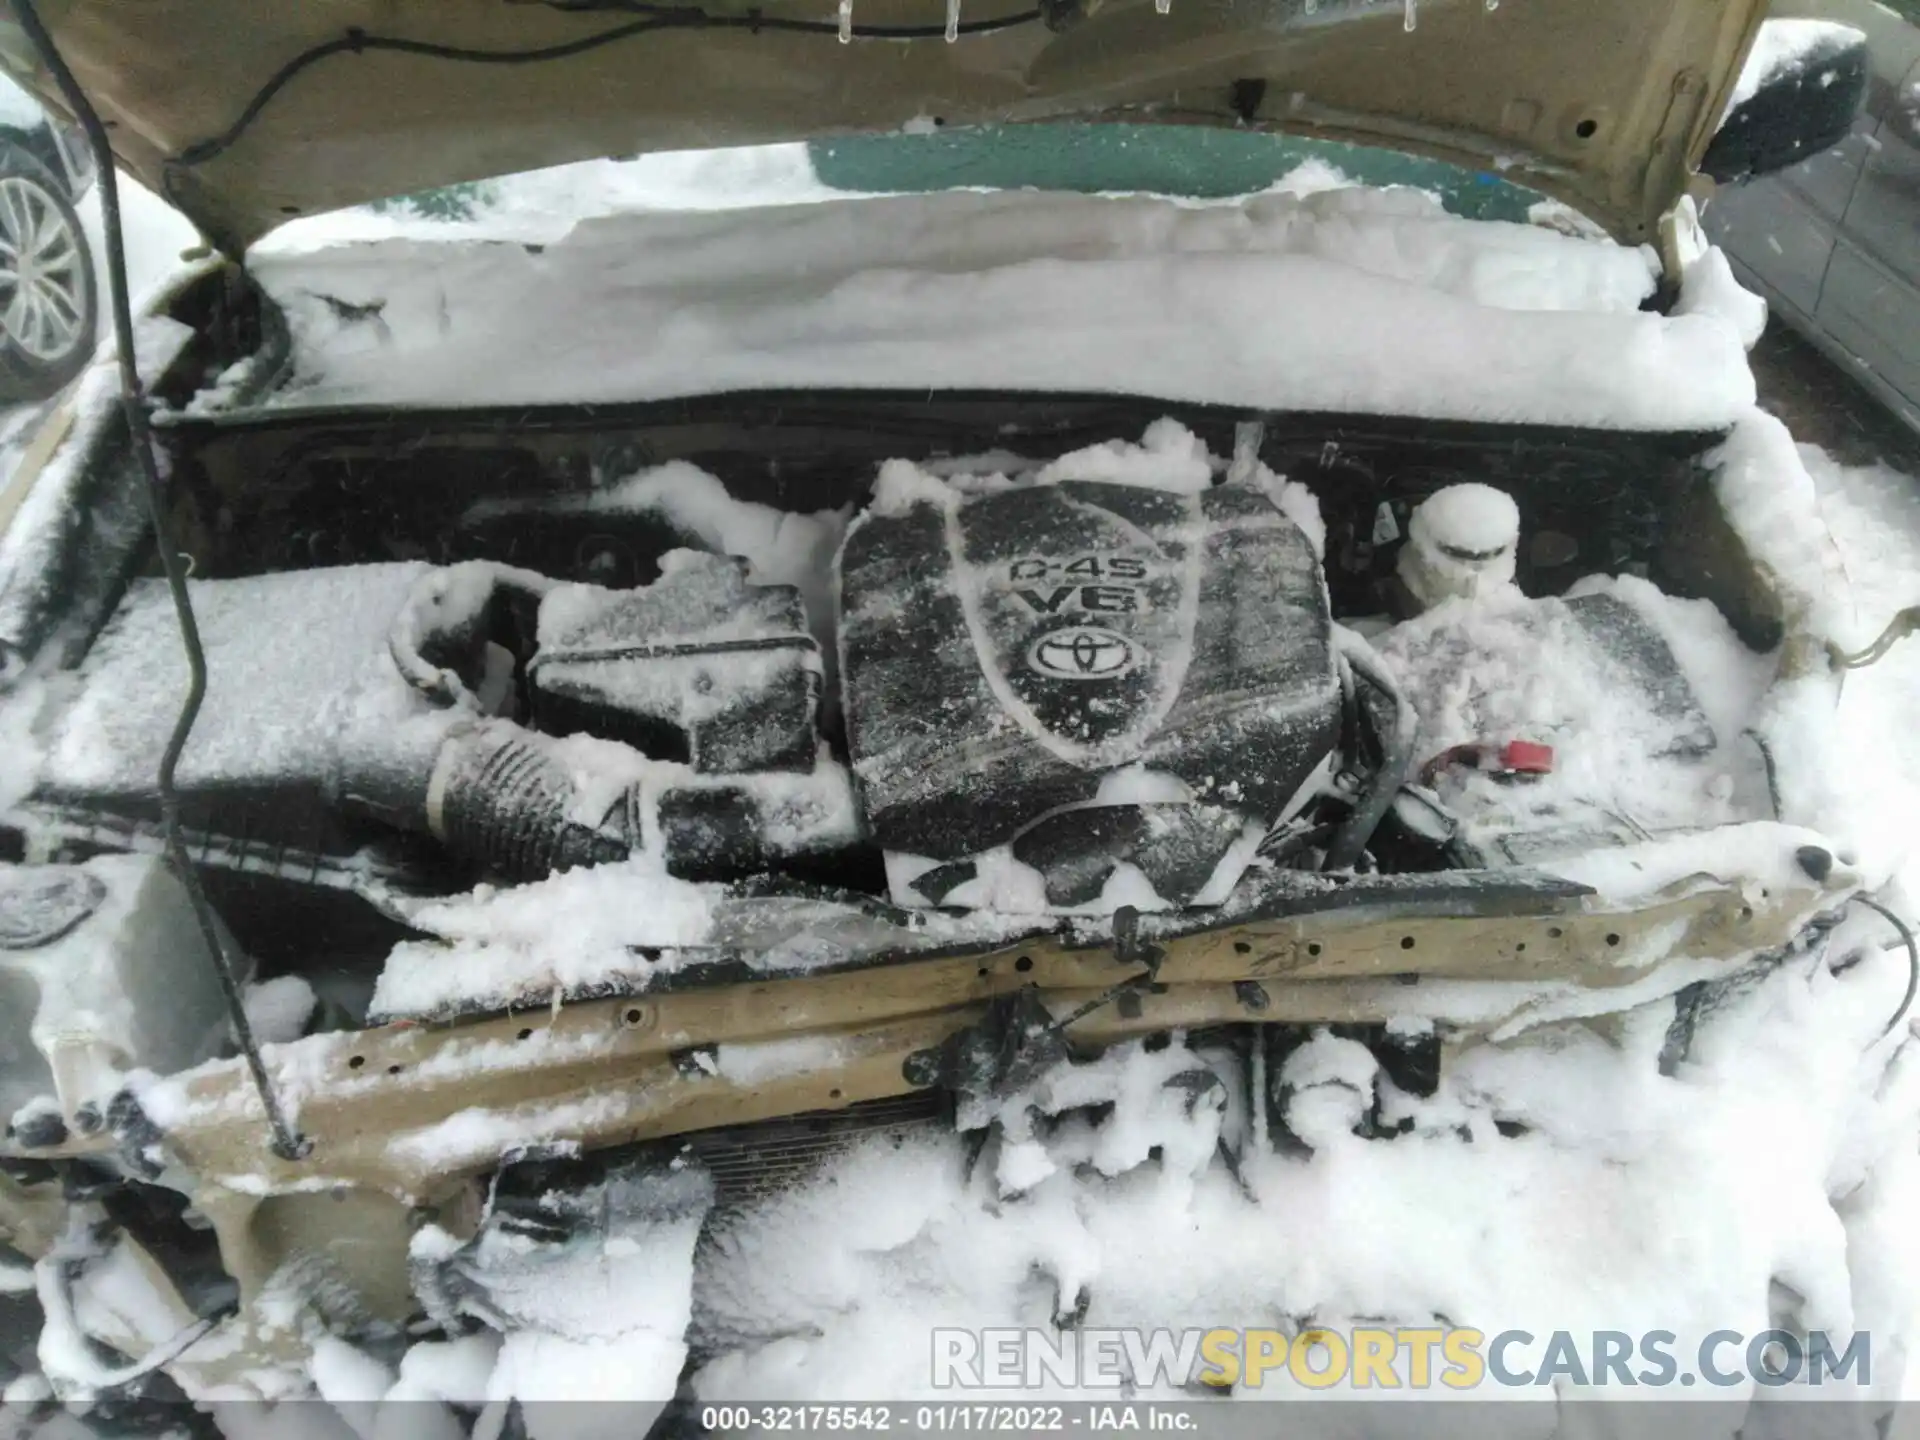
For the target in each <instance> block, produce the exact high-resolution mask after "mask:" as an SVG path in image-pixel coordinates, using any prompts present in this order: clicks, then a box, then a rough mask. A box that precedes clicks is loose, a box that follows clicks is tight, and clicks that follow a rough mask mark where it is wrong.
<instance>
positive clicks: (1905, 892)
mask: <svg viewBox="0 0 1920 1440" xmlns="http://www.w3.org/2000/svg"><path fill="white" fill-rule="evenodd" d="M1800 458H1801V459H1802V460H1804V462H1805V468H1806V471H1807V473H1808V474H1809V476H1810V478H1811V481H1812V483H1813V486H1814V489H1815V496H1816V504H1817V506H1818V520H1819V522H1820V525H1821V533H1822V534H1824V535H1827V536H1830V537H1831V541H1832V543H1833V544H1834V546H1835V547H1836V549H1837V552H1838V556H1839V564H1840V566H1841V568H1842V570H1843V572H1844V574H1845V575H1846V577H1847V579H1848V590H1847V605H1846V609H1845V610H1844V612H1843V613H1841V614H1839V615H1837V616H1836V622H1837V628H1839V629H1840V630H1841V632H1842V638H1843V643H1844V644H1845V646H1846V648H1848V649H1850V650H1858V649H1860V648H1863V647H1864V646H1865V645H1866V644H1867V643H1869V642H1870V641H1871V640H1872V639H1873V637H1875V636H1877V635H1878V634H1879V633H1880V631H1881V630H1882V629H1883V628H1884V627H1885V626H1886V624H1887V622H1888V621H1890V620H1891V619H1892V618H1893V616H1894V615H1895V614H1896V613H1897V612H1899V611H1900V610H1902V609H1904V608H1906V607H1907V606H1910V605H1913V604H1915V603H1920V493H1916V489H1915V482H1914V479H1913V477H1911V476H1908V475H1903V474H1900V473H1899V472H1897V471H1894V470H1891V469H1888V468H1886V467H1884V466H1864V467H1857V468H1848V467H1845V466H1842V465H1839V464H1836V463H1835V462H1834V461H1833V460H1832V459H1831V458H1829V457H1828V456H1827V455H1825V454H1824V453H1822V452H1821V451H1819V450H1817V449H1815V448H1814V447H1812V446H1810V445H1809V446H1802V447H1800ZM1838 622H1844V623H1838ZM1795 698H1796V699H1797V701H1798V702H1799V704H1800V705H1801V707H1802V708H1803V711H1804V714H1805V719H1804V723H1803V727H1802V731H1801V732H1800V733H1806V732H1809V731H1810V732H1811V738H1813V739H1815V740H1819V739H1821V738H1822V737H1824V739H1825V743H1824V744H1822V745H1820V746H1819V748H1818V750H1817V751H1816V752H1815V753H1814V754H1813V755H1811V756H1807V757H1806V758H1807V760H1808V761H1810V762H1813V764H1817V766H1818V768H1817V769H1816V770H1815V772H1814V774H1815V784H1813V785H1810V786H1808V787H1806V788H1805V789H1804V790H1802V791H1797V792H1796V794H1797V795H1798V796H1799V797H1800V798H1801V802H1802V804H1803V806H1804V809H1805V813H1804V814H1803V815H1801V816H1799V817H1796V818H1799V819H1801V820H1802V821H1803V823H1806V824H1812V825H1818V826H1820V827H1821V828H1822V829H1826V830H1828V831H1829V832H1830V833H1832V834H1833V835H1834V836H1835V838H1836V839H1837V840H1838V841H1840V842H1841V843H1842V844H1843V845H1845V846H1847V847H1849V848H1851V849H1853V850H1856V851H1857V852H1858V860H1859V863H1860V865H1861V866H1862V867H1863V868H1864V869H1866V870H1867V871H1868V873H1869V874H1870V875H1871V876H1872V877H1873V878H1874V880H1875V881H1876V882H1878V881H1879V880H1881V879H1883V878H1887V879H1892V880H1893V881H1894V882H1896V889H1895V890H1894V892H1893V893H1894V895H1896V896H1897V897H1899V901H1900V902H1904V903H1899V904H1898V908H1900V909H1901V910H1902V911H1903V913H1907V914H1912V913H1913V911H1912V909H1911V908H1910V907H1911V906H1912V904H1913V903H1914V902H1915V901H1916V900H1920V847H1916V844H1915V840H1916V836H1915V830H1914V816H1915V815H1920V749H1917V748H1916V746H1915V744H1914V731H1913V717H1914V716H1915V715H1916V714H1920V639H1909V640H1904V641H1901V642H1900V643H1898V644H1896V645H1895V646H1894V647H1893V648H1892V649H1891V650H1889V651H1888V652H1887V654H1886V655H1885V656H1884V657H1882V658H1881V659H1880V660H1879V661H1877V662H1876V663H1875V664H1873V665H1871V666H1869V667H1868V668H1866V669H1864V670H1855V671H1850V672H1848V673H1847V675H1846V677H1845V680H1844V682H1843V683H1842V684H1841V685H1840V686H1839V687H1838V696H1837V699H1836V696H1835V694H1834V687H1833V686H1831V685H1830V684H1821V683H1817V682H1809V683H1806V684H1804V685H1802V686H1800V687H1798V688H1797V693H1796V696H1795ZM1787 758H1788V759H1789V760H1793V759H1799V758H1801V757H1800V755H1798V754H1796V755H1791V756H1789V757H1787ZM1813 764H1806V765H1803V766H1802V767H1801V768H1802V769H1811V768H1813ZM1782 768H1784V766H1783V767H1782ZM1897 903H1898V902H1897Z"/></svg>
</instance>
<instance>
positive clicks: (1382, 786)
mask: <svg viewBox="0 0 1920 1440" xmlns="http://www.w3.org/2000/svg"><path fill="white" fill-rule="evenodd" d="M1333 640H1334V647H1335V650H1336V651H1337V653H1338V654H1339V656H1340V658H1341V660H1342V661H1343V662H1345V664H1346V665H1348V666H1349V667H1351V669H1352V671H1353V673H1354V675H1355V676H1356V677H1357V678H1358V679H1359V680H1361V681H1362V682H1364V683H1365V684H1367V685H1370V686H1372V687H1373V689H1374V691H1375V692H1376V693H1377V694H1378V695H1380V696H1381V697H1382V698H1383V699H1385V700H1386V701H1387V702H1388V703H1389V704H1390V705H1391V706H1392V707H1393V723H1392V725H1391V726H1390V727H1388V728H1387V729H1386V730H1385V731H1384V732H1383V733H1382V734H1381V735H1380V736H1379V740H1380V748H1381V757H1380V764H1379V766H1378V767H1377V768H1376V769H1375V770H1374V772H1373V777H1372V780H1371V783H1369V785H1368V786H1367V789H1366V791H1365V792H1364V793H1363V794H1362V795H1361V797H1360V799H1359V801H1358V803H1356V804H1355V805H1354V807H1353V811H1352V813H1351V814H1349V815H1348V816H1347V818H1346V819H1345V820H1343V821H1342V822H1341V823H1340V828H1339V829H1338V830H1336V831H1335V832H1334V836H1333V843H1332V844H1331V845H1330V846H1328V848H1327V858H1326V861H1325V863H1324V864H1323V865H1322V866H1321V868H1322V869H1323V870H1351V869H1352V868H1353V867H1354V865H1355V864H1356V863H1358V861H1359V859H1360V856H1361V854H1362V853H1363V852H1364V851H1365V850H1366V848H1367V842H1368V841H1370V840H1372V839H1373V832H1374V831H1376V830H1378V829H1379V828H1380V822H1381V821H1382V820H1383V819H1385V818H1386V814H1387V809H1388V807H1389V806H1391V805H1392V804H1393V801H1394V797H1395V796H1397V795H1398V794H1399V793H1400V787H1401V786H1402V785H1404V784H1406V783H1407V777H1408V775H1409V774H1410V773H1411V772H1412V770H1413V757H1414V741H1415V739H1416V736H1417V734H1418V730H1419V726H1418V723H1417V719H1416V717H1415V715H1414V713H1413V706H1411V705H1410V704H1408V703H1407V697H1406V696H1405V695H1403V694H1401V693H1400V686H1399V685H1398V683H1396V682H1395V680H1394V678H1393V676H1392V675H1391V674H1389V673H1388V671H1387V667H1386V666H1385V665H1383V664H1382V663H1381V662H1380V657H1379V655H1377V654H1376V653H1375V652H1374V649H1373V647H1372V646H1371V645H1369V644H1368V643H1367V642H1366V640H1365V638H1364V637H1362V636H1361V635H1360V634H1358V633H1357V632H1355V631H1353V630H1349V629H1347V627H1346V626H1344V625H1335V626H1334V627H1333ZM1357 708H1358V709H1359V710H1360V711H1361V713H1362V714H1363V715H1364V714H1365V712H1366V709H1367V706H1366V702H1365V700H1364V699H1363V700H1361V702H1360V704H1359V705H1358V707H1357Z"/></svg>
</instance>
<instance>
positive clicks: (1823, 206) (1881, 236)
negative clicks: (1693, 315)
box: [1703, 0, 1920, 430]
mask: <svg viewBox="0 0 1920 1440" xmlns="http://www.w3.org/2000/svg"><path fill="white" fill-rule="evenodd" d="M1773 17H1774V18H1773V19H1772V20H1771V21H1770V22H1769V24H1770V25H1782V24H1787V25H1798V26H1800V27H1801V28H1802V30H1803V32H1811V30H1812V28H1813V27H1811V26H1807V25H1805V23H1804V22H1808V21H1822V22H1829V23H1831V24H1838V25H1844V26H1850V27H1852V28H1853V29H1855V30H1858V31H1860V32H1862V33H1863V34H1864V35H1865V36H1866V37H1867V50H1868V56H1869V64H1870V66H1871V70H1870V74H1869V76H1868V83H1867V96H1866V103H1865V105H1864V106H1863V107H1862V108H1861V110H1860V112H1859V113H1858V115H1856V116H1855V118H1854V122H1853V128H1852V131H1851V133H1850V134H1848V135H1847V136H1846V138H1845V139H1843V140H1842V141H1841V142H1840V143H1839V144H1837V145H1835V146H1832V147H1831V148H1829V149H1826V150H1823V151H1821V152H1820V153H1818V154H1815V155H1812V156H1810V157H1809V158H1807V159H1806V160H1804V161H1802V162H1801V163H1799V164H1797V165H1794V166H1793V167H1791V168H1790V169H1786V170H1782V171H1779V172H1778V173H1775V174H1771V175H1766V176H1763V177H1760V178H1756V179H1753V180H1751V181H1747V182H1743V183H1736V184H1732V185H1727V186H1723V187H1722V188H1721V189H1720V190H1719V191H1718V192H1717V193H1716V194H1715V195H1714V196H1713V198H1712V199H1711V200H1710V201H1709V202H1708V204H1707V205H1706V208H1705V212H1704V215H1703V220H1704V224H1705V227H1706V230H1707V233H1708V235H1709V236H1710V237H1711V238H1712V240H1713V241H1714V243H1715V244H1717V245H1719V246H1720V247H1721V248H1722V249H1724V250H1725V251H1726V253H1727V255H1728V258H1729V259H1730V260H1732V262H1733V265H1734V270H1735V273H1736V274H1737V275H1738V276H1739V278H1740V279H1741V280H1742V281H1743V282H1744V283H1745V284H1747V285H1748V286H1749V287H1751V288H1754V289H1757V290H1759V291H1760V292H1761V293H1762V294H1764V295H1765V296H1766V298H1767V302H1768V304H1769V305H1770V306H1771V307H1772V310H1773V313H1774V314H1775V315H1776V316H1778V317H1779V318H1780V319H1782V320H1784V321H1785V322H1786V323H1787V324H1789V325H1791V326H1792V327H1793V328H1794V329H1795V330H1797V331H1799V332H1800V333H1801V334H1802V335H1804V336H1805V337H1806V338H1807V339H1809V340H1811V341H1812V342H1813V343H1814V344H1815V345H1816V346H1818V347H1819V348H1820V349H1821V350H1822V351H1824V352H1825V353H1826V354H1827V355H1828V356H1829V357H1830V358H1832V359H1833V360H1834V361H1836V362H1837V363H1838V364H1839V365H1840V366H1842V368H1844V369H1845V370H1846V371H1847V372H1848V373H1850V374H1852V375H1854V376H1856V377H1857V378H1858V379H1859V380H1860V382H1861V383H1862V384H1864V385H1865V386H1866V387H1867V388H1868V389H1869V390H1871V391H1872V392H1873V393H1874V394H1875V395H1876V396H1877V397H1878V398H1879V399H1880V400H1881V401H1882V402H1884V403H1885V404H1886V405H1887V406H1888V407H1889V408H1891V409H1892V410H1893V412H1894V413H1895V414H1897V415H1898V416H1899V417H1900V418H1901V419H1902V420H1904V421H1905V422H1906V423H1907V424H1908V425H1909V426H1911V427H1913V428H1914V429H1916V430H1920V245H1916V244H1915V240H1916V237H1917V236H1920V0H1778V3H1776V4H1775V6H1774V9H1773ZM1819 74H1820V72H1819V69H1818V66H1817V65H1815V66H1811V67H1809V83H1812V84H1818V83H1819Z"/></svg>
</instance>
